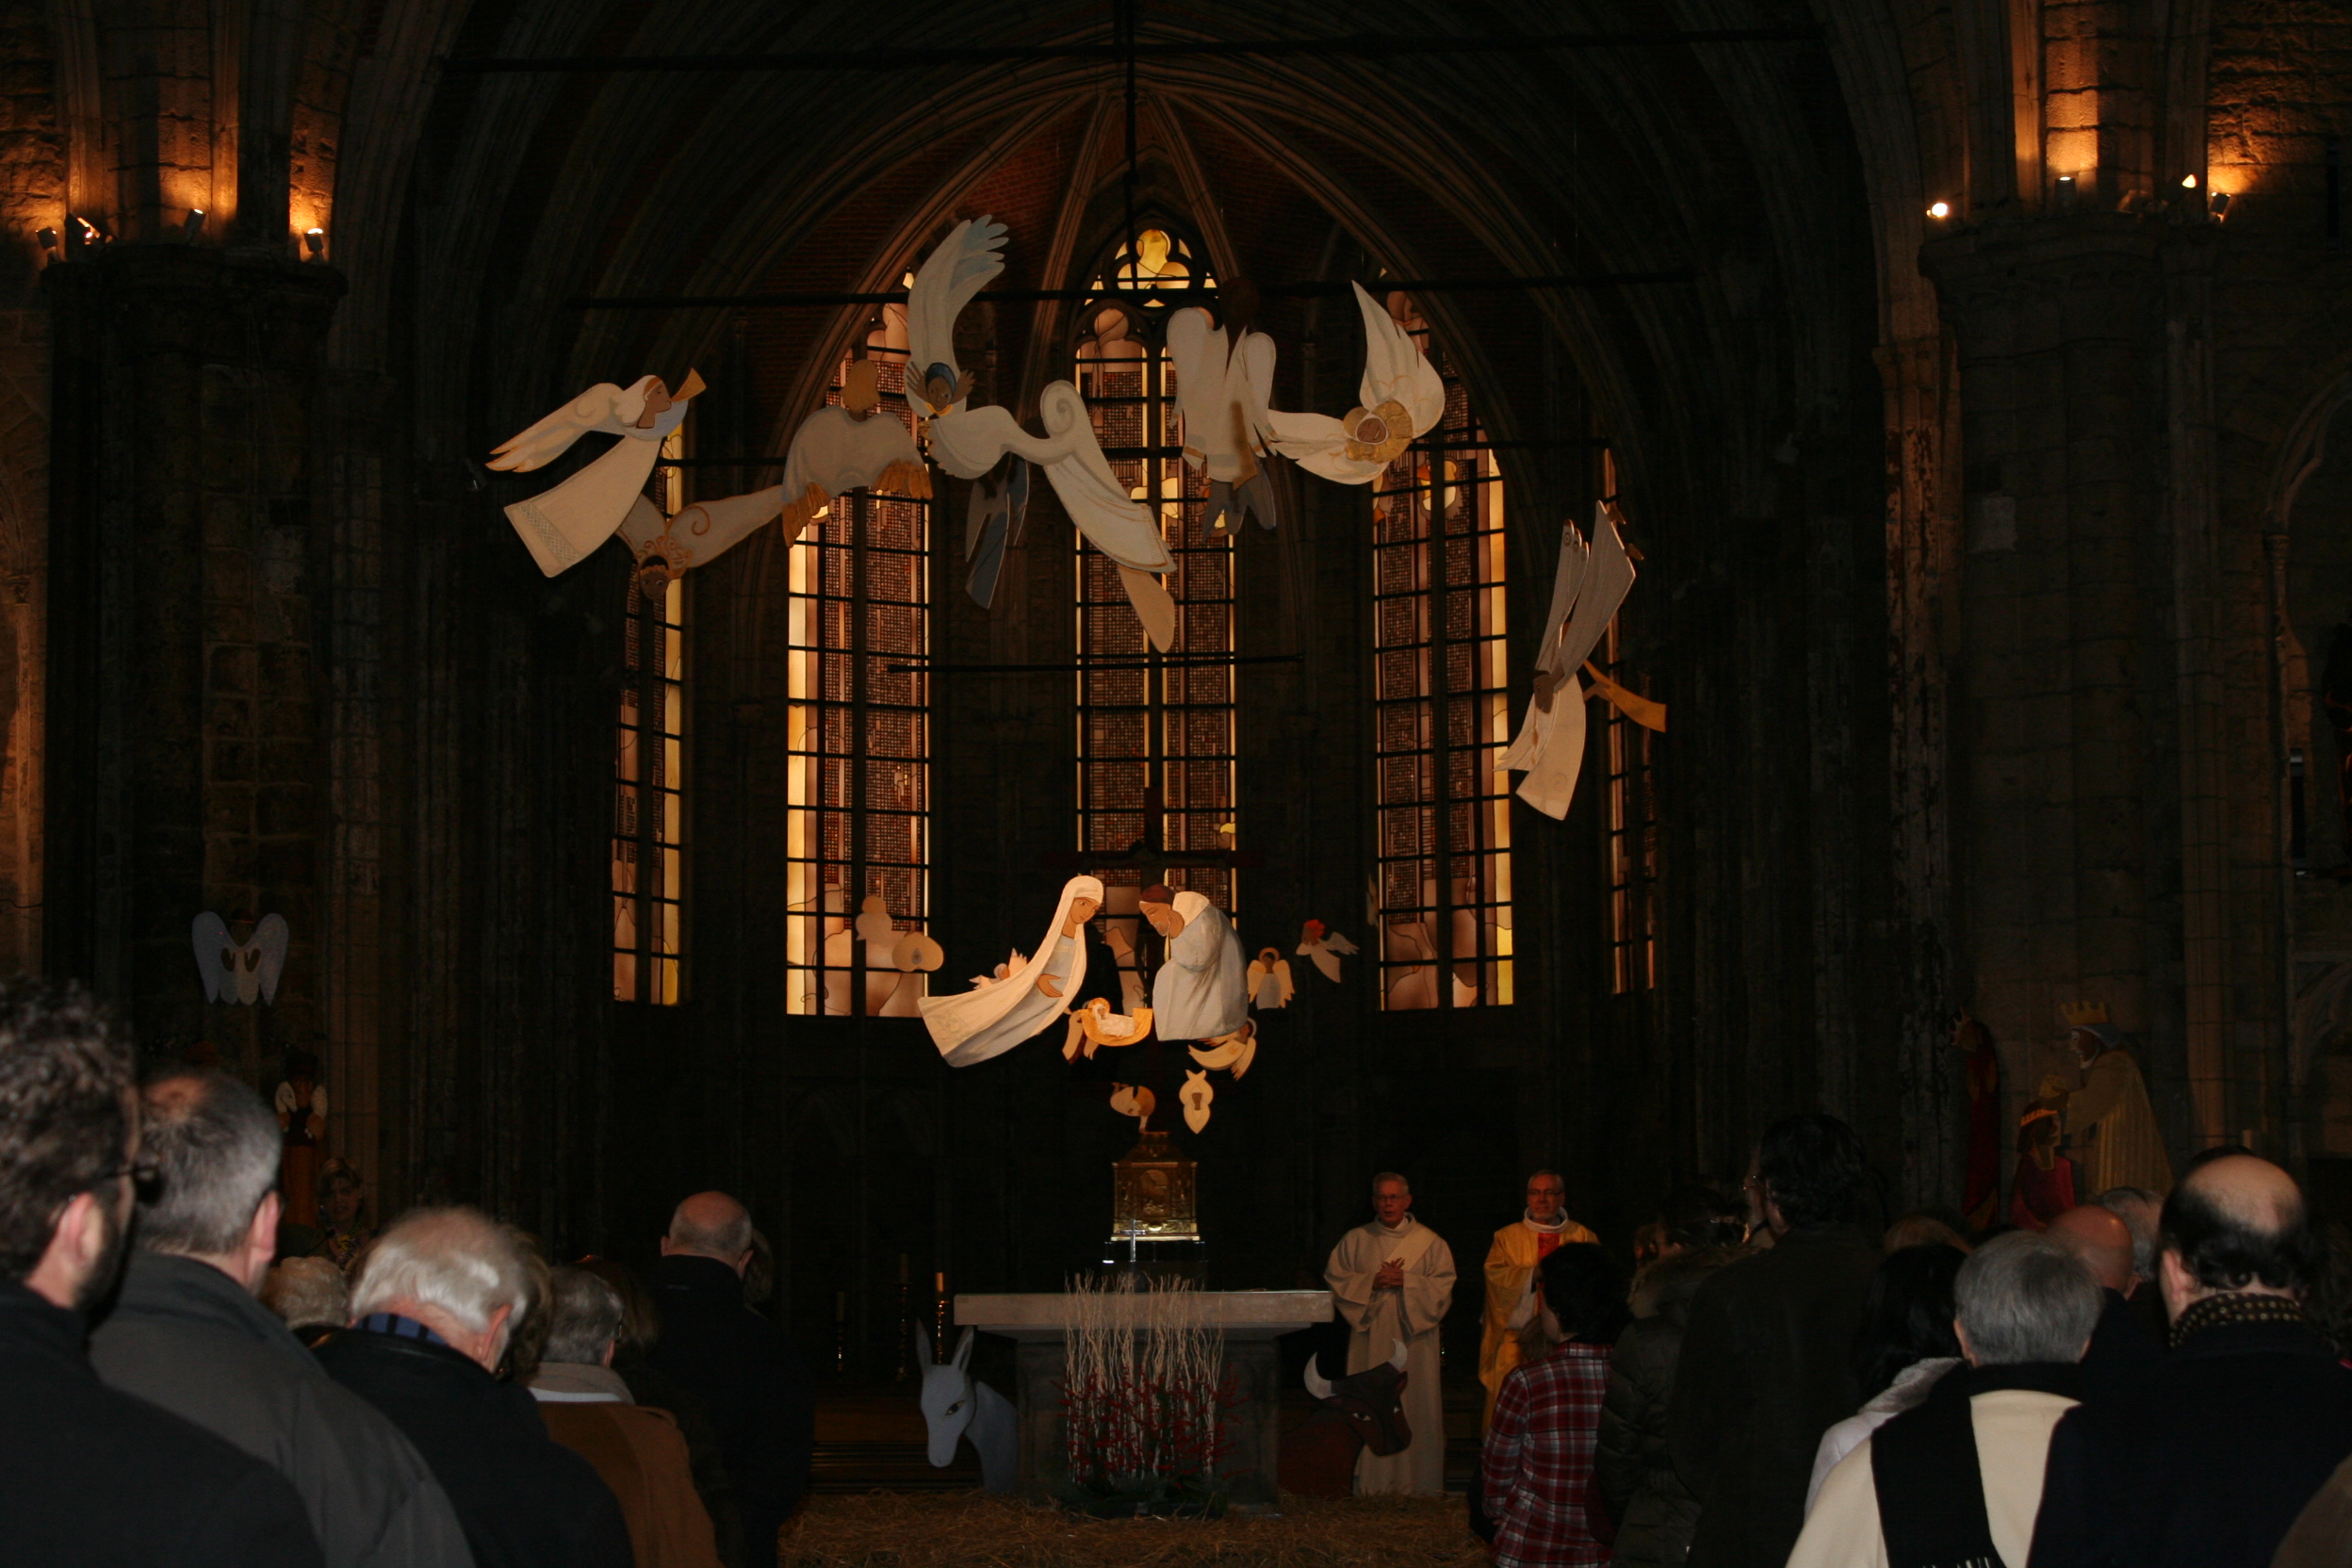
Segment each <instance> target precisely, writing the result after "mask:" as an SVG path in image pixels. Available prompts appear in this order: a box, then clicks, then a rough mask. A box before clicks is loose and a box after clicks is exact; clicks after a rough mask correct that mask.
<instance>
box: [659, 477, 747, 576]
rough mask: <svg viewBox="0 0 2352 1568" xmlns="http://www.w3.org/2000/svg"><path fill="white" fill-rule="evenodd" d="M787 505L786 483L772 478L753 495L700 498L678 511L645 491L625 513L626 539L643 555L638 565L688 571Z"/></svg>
mask: <svg viewBox="0 0 2352 1568" xmlns="http://www.w3.org/2000/svg"><path fill="white" fill-rule="evenodd" d="M783 505H784V487H783V486H782V485H780V484H771V485H769V486H768V487H767V488H766V489H765V490H754V491H752V492H750V493H749V494H748V495H742V496H728V497H726V498H723V499H720V500H711V501H696V502H694V505H692V506H689V507H686V508H684V509H683V510H681V511H680V512H679V513H678V515H677V516H675V517H664V516H663V515H662V509H661V508H660V507H658V506H656V505H654V504H653V501H652V499H651V498H649V497H647V496H645V494H644V493H643V492H640V493H639V495H638V497H637V498H636V499H635V500H633V501H631V502H629V515H627V516H626V517H623V518H622V519H621V540H622V542H623V543H624V544H626V545H628V546H629V550H630V552H631V553H633V554H634V555H635V556H636V557H637V569H638V570H639V571H640V572H644V571H645V570H647V569H648V568H652V569H656V570H658V571H659V572H660V573H661V575H662V577H664V578H673V577H683V576H685V575H686V571H687V569H688V568H689V567H693V566H707V565H709V564H711V562H712V561H715V560H717V559H718V558H719V557H720V556H722V555H725V554H726V553H727V551H728V550H731V549H733V548H734V547H736V546H738V545H740V544H742V543H743V541H744V540H746V539H748V538H750V537H751V536H752V535H753V534H755V533H757V532H759V531H760V528H761V527H762V526H763V525H765V524H766V523H768V522H771V521H773V520H774V519H775V517H776V514H777V513H778V512H779V511H780V510H781V509H782V507H783Z"/></svg>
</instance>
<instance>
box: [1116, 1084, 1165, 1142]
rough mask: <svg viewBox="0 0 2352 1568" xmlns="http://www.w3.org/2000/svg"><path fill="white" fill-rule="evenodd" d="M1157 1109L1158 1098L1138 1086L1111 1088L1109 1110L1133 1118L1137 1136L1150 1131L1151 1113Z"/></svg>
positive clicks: (1148, 1090) (1118, 1085) (1123, 1085)
mask: <svg viewBox="0 0 2352 1568" xmlns="http://www.w3.org/2000/svg"><path fill="white" fill-rule="evenodd" d="M1159 1108H1160V1097H1159V1096H1158V1095H1156V1094H1153V1093H1152V1091H1151V1090H1150V1089H1148V1088H1144V1087H1143V1086H1140V1085H1136V1084H1113V1085H1112V1086H1111V1109H1113V1110H1115V1111H1117V1112H1118V1113H1119V1115H1121V1116H1131V1117H1134V1118H1135V1133H1136V1135H1138V1136H1140V1135H1143V1134H1145V1133H1148V1132H1150V1131H1151V1130H1152V1112H1153V1111H1156V1110H1158V1109H1159Z"/></svg>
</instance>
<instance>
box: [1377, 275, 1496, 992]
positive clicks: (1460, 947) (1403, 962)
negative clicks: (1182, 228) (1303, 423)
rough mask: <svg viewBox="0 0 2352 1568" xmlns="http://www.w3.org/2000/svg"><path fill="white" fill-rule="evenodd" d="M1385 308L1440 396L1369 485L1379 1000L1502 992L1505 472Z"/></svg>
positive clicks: (1452, 381) (1410, 325) (1424, 339)
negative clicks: (1418, 434)
mask: <svg viewBox="0 0 2352 1568" xmlns="http://www.w3.org/2000/svg"><path fill="white" fill-rule="evenodd" d="M1390 308H1391V309H1392V310H1393V311H1395V312H1397V315H1398V318H1399V319H1400V320H1402V321H1403V322H1404V324H1405V326H1406V328H1407V329H1408V330H1409V331H1410V332H1412V334H1413V336H1414V338H1415V339H1416V340H1417V341H1418V342H1420V343H1421V345H1422V347H1423V349H1424V350H1425V351H1427V352H1428V353H1429V359H1430V362H1431V363H1432V364H1434V365H1436V366H1437V367H1438V369H1439V371H1440V373H1441V375H1443V377H1444V379H1445V382H1446V415H1445V417H1444V418H1443V419H1441V420H1440V421H1439V422H1438V424H1437V427H1436V428H1435V429H1434V430H1432V431H1430V432H1429V435H1428V436H1427V437H1426V438H1425V439H1424V440H1423V441H1420V442H1417V443H1415V444H1414V445H1413V447H1412V448H1410V449H1407V450H1406V451H1405V452H1403V453H1401V454H1400V455H1399V456H1398V457H1397V461H1396V462H1394V463H1392V464H1391V465H1390V466H1389V468H1388V471H1387V472H1386V473H1385V474H1383V475H1382V476H1381V477H1380V480H1379V481H1377V482H1375V484H1374V486H1373V496H1372V643H1373V775H1374V789H1375V792H1376V800H1377V803H1378V810H1379V842H1378V845H1377V854H1378V858H1379V867H1380V870H1379V875H1378V879H1377V889H1378V896H1379V903H1380V929H1379V940H1380V1005H1382V1006H1383V1007H1386V1008H1392V1009H1399V1010H1411V1009H1418V1008H1429V1007H1476V1006H1489V1005H1507V1004H1509V1003H1510V1002H1511V994H1512V971H1511V776H1510V775H1509V774H1508V773H1506V772H1505V771H1504V769H1503V766H1502V756H1503V752H1504V750H1505V748H1506V747H1507V746H1508V745H1509V744H1510V741H1511V729H1510V723H1511V715H1510V711H1509V701H1508V692H1507V686H1508V682H1507V679H1506V674H1505V662H1504V661H1505V656H1506V653H1507V651H1508V644H1507V642H1506V640H1505V631H1506V627H1505V624H1504V614H1503V587H1504V551H1503V538H1504V534H1503V482H1502V476H1501V474H1500V472H1499V471H1498V470H1497V469H1496V467H1495V459H1494V454H1493V453H1492V452H1491V451H1489V450H1488V449H1486V446H1485V439H1486V438H1485V434H1484V433H1483V432H1482V431H1481V429H1480V428H1479V426H1478V420H1477V417H1476V416H1475V415H1474V413H1473V411H1472V409H1471V407H1470V399H1469V394H1468V393H1467V391H1466V390H1465V389H1464V388H1463V386H1462V381H1461V378H1460V377H1459V376H1457V375H1455V374H1454V373H1453V371H1452V370H1451V369H1450V368H1447V366H1446V361H1445V358H1444V355H1443V353H1442V351H1440V350H1439V349H1438V348H1437V347H1436V346H1435V345H1434V344H1432V343H1431V342H1430V341H1429V328H1428V325H1427V323H1425V322H1424V321H1422V320H1421V319H1420V317H1419V316H1418V315H1417V314H1416V313H1414V312H1413V309H1412V307H1411V305H1410V304H1409V303H1407V302H1405V301H1404V299H1403V298H1402V297H1401V296H1393V297H1392V299H1391V302H1390ZM1441 933H1443V939H1442V940H1441V936H1440V934H1441ZM1441 948H1442V949H1443V952H1442V955H1441Z"/></svg>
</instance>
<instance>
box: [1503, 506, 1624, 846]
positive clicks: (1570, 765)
mask: <svg viewBox="0 0 2352 1568" xmlns="http://www.w3.org/2000/svg"><path fill="white" fill-rule="evenodd" d="M1618 521H1619V519H1618V516H1617V510H1616V508H1614V507H1612V506H1610V505H1609V503H1608V502H1607V501H1603V502H1600V503H1599V504H1598V505H1597V506H1596V507H1595V508H1594V509H1593V542H1592V544H1591V545H1590V546H1588V545H1587V544H1586V543H1585V540H1584V536H1583V535H1581V534H1579V533H1578V532H1577V531H1576V525H1575V524H1574V523H1562V524H1561V525H1560V566H1559V569H1558V571H1557V572H1555V573H1554V575H1553V578H1552V604H1551V611H1550V613H1549V614H1547V615H1546V616H1545V617H1544V635H1543V641H1542V642H1541V643H1540V644H1538V645H1537V647H1536V655H1535V694H1534V695H1533V696H1532V697H1531V698H1529V699H1528V702H1527V717H1526V718H1525V720H1524V721H1522V723H1521V724H1520V727H1519V733H1518V735H1517V736H1516V737H1515V738H1514V739H1513V740H1512V741H1511V749H1509V750H1508V751H1506V752H1504V753H1503V766H1504V767H1506V768H1508V769H1510V770H1511V772H1513V773H1524V774H1526V775H1527V776H1526V777H1525V778H1523V779H1521V780H1520V781H1519V798H1520V799H1522V800H1524V801H1526V802H1527V804H1528V805H1530V806H1532V807H1534V808H1535V809H1537V810H1539V811H1541V812H1543V813H1544V815H1545V816H1547V817H1552V818H1555V819H1557V818H1560V817H1565V816H1566V815H1567V814H1568V805H1569V802H1570V801H1572V800H1574V799H1575V798H1576V775H1577V773H1578V771H1579V770H1580V769H1582V767H1583V766H1584V732H1585V716H1584V690H1583V688H1582V687H1581V686H1579V685H1578V684H1577V683H1576V672H1577V670H1578V669H1579V668H1580V667H1581V666H1582V665H1583V663H1584V662H1585V659H1586V657H1587V656H1588V655H1590V654H1591V653H1592V651H1593V649H1594V648H1595V647H1598V646H1599V645H1600V641H1601V637H1602V635H1603V634H1604V633H1606V632H1607V631H1608V630H1609V622H1610V621H1611V620H1613V619H1615V617H1616V614H1617V607H1618V606H1619V605H1621V604H1623V603H1625V595H1626V593H1627V592H1628V591H1629V590H1630V589H1631V588H1632V587H1633V577H1634V572H1633V558H1632V557H1631V556H1630V555H1628V554H1627V553H1626V551H1625V539H1624V537H1623V536H1622V535H1621V534H1620V533H1619V531H1618Z"/></svg>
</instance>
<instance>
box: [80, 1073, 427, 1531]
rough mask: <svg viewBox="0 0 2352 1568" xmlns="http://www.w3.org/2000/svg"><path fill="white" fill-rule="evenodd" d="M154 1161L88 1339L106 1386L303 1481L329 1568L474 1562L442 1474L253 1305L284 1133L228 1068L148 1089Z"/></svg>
mask: <svg viewBox="0 0 2352 1568" xmlns="http://www.w3.org/2000/svg"><path fill="white" fill-rule="evenodd" d="M142 1099H143V1101H144V1104H143V1107H142V1110H143V1115H142V1116H141V1118H140V1131H139V1144H140V1147H141V1149H142V1150H143V1151H144V1152H145V1153H146V1156H147V1159H148V1161H149V1163H151V1164H153V1165H154V1166H155V1170H156V1174H157V1178H158V1183H157V1190H156V1192H155V1197H154V1198H153V1200H152V1201H146V1202H142V1203H140V1204H139V1226H138V1231H137V1235H138V1238H139V1246H138V1250H136V1251H134V1252H133V1253H132V1255H131V1261H130V1267H129V1270H128V1272H127V1274H126V1275H125V1277H124V1280H123V1282H122V1295H121V1297H120V1299H117V1300H116V1302H115V1304H114V1307H113V1310H112V1311H110V1312H109V1313H107V1315H106V1318H105V1320H104V1321H103V1322H101V1323H100V1324H99V1325H98V1328H97V1330H96V1331H95V1332H94V1333H92V1334H91V1336H90V1361H91V1363H92V1364H94V1365H95V1366H96V1367H97V1369H98V1375H99V1377H101V1378H103V1379H104V1380H106V1383H107V1384H108V1385H109V1386H110V1387H114V1388H119V1389H121V1390H122V1392H124V1393H125V1394H135V1395H138V1396H139V1397H141V1398H143V1399H149V1400H152V1401H154V1402H155V1403H156V1404H158V1405H161V1406H162V1407H163V1408H164V1409H166V1410H168V1411H170V1412H172V1413H173V1414H175V1415H180V1416H185V1417H186V1418H187V1419H188V1420H190V1421H193V1422H195V1423H196V1424H197V1425H198V1426H200V1427H203V1428H204V1429H205V1430H207V1431H209V1432H212V1433H214V1434H215V1435H217V1436H220V1437H223V1438H226V1439H227V1440H228V1441H229V1442H231V1443H234V1444H236V1445H237V1446H238V1447H239V1448H242V1449H243V1450H244V1451H245V1452H247V1453H249V1454H251V1455H253V1457H254V1458H255V1459H258V1460H261V1461H264V1462H267V1463H269V1464H270V1466H272V1467H273V1468H275V1469H276V1470H277V1471H278V1472H279V1473H280V1474H281V1475H283V1476H285V1477H286V1479H287V1480H289V1481H291V1482H292V1483H293V1484H294V1489H295V1491H297V1492H299V1493H300V1494H302V1502H303V1504H304V1506H305V1507H307V1508H308V1510H309V1511H310V1522H311V1527H312V1528H313V1529H314V1530H316V1531H317V1533H318V1536H319V1545H320V1546H321V1547H322V1548H323V1549H324V1550H325V1552H326V1558H327V1561H328V1563H329V1564H330V1568H345V1565H349V1568H406V1565H410V1564H417V1565H436V1568H437V1565H442V1564H448V1565H452V1568H463V1565H465V1564H467V1563H470V1562H472V1560H473V1557H472V1554H471V1553H470V1552H469V1551H467V1549H466V1532H465V1530H464V1529H463V1528H461V1527H459V1525H458V1522H457V1514H456V1513H455V1512H454V1511H452V1510H451V1509H450V1507H449V1498H448V1496H447V1495H444V1494H443V1492H442V1490H441V1484H440V1483H439V1482H438V1481H436V1480H434V1479H433V1472H432V1470H431V1469H430V1468H428V1467H427V1466H426V1464H425V1462H424V1460H423V1459H422V1458H420V1457H419V1456H418V1455H417V1450H416V1448H415V1447H414V1446H411V1445H410V1443H409V1441H408V1439H407V1438H405V1437H402V1436H401V1435H400V1429H399V1428H398V1427H395V1426H394V1425H392V1423H391V1422H390V1421H389V1420H387V1419H386V1418H385V1417H384V1414H383V1413H381V1412H379V1411H378V1410H377V1409H376V1408H375V1407H374V1406H372V1405H370V1404H368V1401H366V1400H365V1399H362V1398H360V1397H358V1396H357V1395H355V1394H353V1393H351V1391H350V1390H349V1389H346V1388H344V1387H343V1386H342V1385H340V1384H339V1383H337V1382H336V1381H335V1380H334V1379H333V1378H330V1377H328V1376H327V1374H326V1371H325V1369H324V1368H323V1367H321V1366H320V1365H319V1362H318V1359H317V1358H316V1357H314V1356H313V1355H311V1353H310V1352H309V1351H308V1350H306V1349H304V1348H302V1343H301V1342H300V1341H299V1340H297V1339H296V1338H295V1337H294V1335H293V1334H292V1333H291V1332H290V1331H288V1330H287V1329H286V1325H285V1324H284V1323H282V1322H280V1321H279V1320H278V1318H277V1316H276V1315H274V1314H272V1313H271V1312H270V1310H269V1309H268V1308H267V1307H264V1306H263V1305H262V1304H261V1303H260V1302H259V1301H258V1300H256V1299H254V1297H253V1290H254V1288H255V1287H256V1286H257V1285H258V1283H259V1282H260V1279H261V1277H262V1275H263V1274H264V1273H266V1272H267V1271H268V1269H269V1266H270V1258H271V1256H272V1255H273V1254H274V1253H275V1251H276V1248H277V1231H278V1224H277V1221H278V1195H277V1193H276V1192H275V1191H274V1190H273V1188H274V1187H275V1185H276V1184H277V1178H278V1153H279V1149H280V1134H279V1129H278V1124H277V1119H276V1118H274V1117H272V1116H271V1115H270V1110H269V1107H267V1106H265V1105H264V1104H263V1103H261V1097H260V1096H259V1095H256V1094H255V1093H253V1090H252V1089H250V1088H247V1087H246V1086H244V1085H243V1084H240V1083H238V1082H237V1080H235V1079H233V1078H228V1077H224V1076H222V1075H221V1074H220V1073H178V1074H174V1075H172V1076H168V1077H165V1078H161V1079H157V1080H155V1081H154V1082H152V1083H150V1084H149V1085H148V1086H147V1087H146V1090H145V1092H144V1094H143V1096H142Z"/></svg>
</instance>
